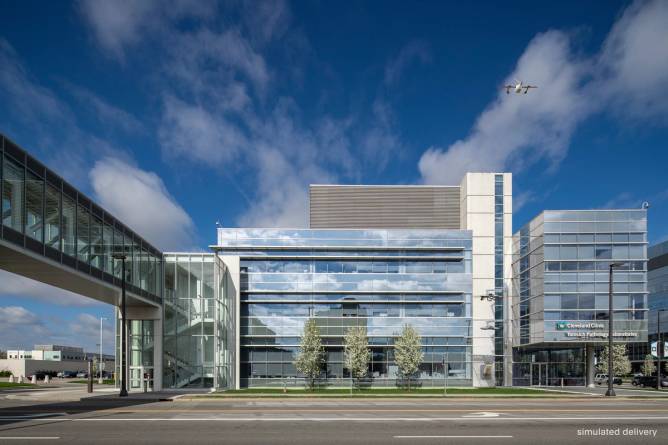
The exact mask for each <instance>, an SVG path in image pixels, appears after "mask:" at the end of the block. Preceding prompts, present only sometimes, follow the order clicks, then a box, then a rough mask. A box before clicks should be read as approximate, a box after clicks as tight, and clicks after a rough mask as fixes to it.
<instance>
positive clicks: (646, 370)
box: [642, 354, 656, 375]
mask: <svg viewBox="0 0 668 445" xmlns="http://www.w3.org/2000/svg"><path fill="white" fill-rule="evenodd" d="M655 371H656V365H655V364H654V357H652V355H651V354H647V355H646V356H645V361H644V362H643V364H642V373H643V374H644V375H652V374H654V372H655Z"/></svg>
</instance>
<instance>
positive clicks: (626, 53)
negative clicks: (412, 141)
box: [418, 1, 668, 184]
mask: <svg viewBox="0 0 668 445" xmlns="http://www.w3.org/2000/svg"><path fill="white" fill-rule="evenodd" d="M666 23H668V4H667V3H666V2H662V1H647V2H646V1H637V2H635V3H634V4H633V5H631V6H630V7H629V8H628V9H627V10H626V11H625V12H624V14H623V15H622V16H621V18H620V19H619V20H618V21H617V22H616V23H615V25H614V26H613V27H612V30H611V31H610V33H609V35H608V36H607V38H606V40H605V42H604V44H603V46H602V49H601V51H600V53H599V54H597V55H595V56H593V57H592V58H590V59H581V58H579V57H578V56H576V55H575V54H576V53H575V52H574V51H572V49H571V41H570V38H569V35H568V34H566V33H563V32H559V31H548V32H546V33H543V34H539V35H538V36H536V37H535V38H534V39H533V40H532V41H531V42H530V43H529V45H528V47H527V48H526V50H525V51H524V53H523V54H522V56H521V57H520V59H519V61H518V62H517V66H516V67H515V69H514V70H513V72H512V73H511V74H510V75H509V76H508V77H507V80H510V79H514V78H517V79H522V80H524V81H526V82H530V83H532V84H536V85H538V86H539V88H538V89H537V90H534V91H531V92H530V93H529V94H527V95H524V94H522V95H519V96H517V95H515V94H510V95H506V94H505V92H502V91H499V93H498V94H497V97H496V98H495V100H494V101H493V102H492V103H491V104H489V105H488V106H487V107H486V108H485V110H484V111H483V112H482V114H481V115H480V116H479V117H478V118H477V120H476V123H475V125H474V126H473V129H472V130H471V132H470V134H469V135H468V136H467V137H466V138H465V139H463V140H460V141H457V142H455V143H453V144H452V145H450V146H449V147H448V148H441V147H430V148H429V149H427V150H426V151H425V153H424V154H423V155H422V157H421V158H420V161H419V164H418V168H419V170H420V174H421V176H422V182H424V183H428V184H455V183H457V182H458V181H459V180H460V179H461V176H462V175H463V174H464V173H465V172H467V171H501V170H510V171H521V170H522V168H524V167H526V166H527V165H530V164H534V163H535V162H537V161H539V160H547V162H548V164H549V165H551V166H552V167H555V166H556V165H558V164H559V162H560V161H561V160H562V159H563V158H564V157H565V156H566V153H567V151H568V146H569V143H570V140H571V137H572V135H573V132H574V131H575V129H576V128H577V126H578V125H579V124H580V123H581V122H582V121H583V120H584V119H586V118H587V117H589V116H590V115H591V114H592V113H596V112H606V111H608V110H609V109H613V110H615V111H616V114H617V116H618V117H619V118H621V119H623V120H637V119H643V118H651V119H657V120H658V121H666V120H667V119H668V44H663V42H668V26H666Z"/></svg>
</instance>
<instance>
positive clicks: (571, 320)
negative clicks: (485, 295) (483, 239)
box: [512, 210, 648, 385]
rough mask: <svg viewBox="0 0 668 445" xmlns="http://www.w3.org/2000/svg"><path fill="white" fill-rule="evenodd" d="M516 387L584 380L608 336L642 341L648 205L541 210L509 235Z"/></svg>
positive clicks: (620, 340) (585, 380)
mask: <svg viewBox="0 0 668 445" xmlns="http://www.w3.org/2000/svg"><path fill="white" fill-rule="evenodd" d="M513 243H514V245H513V252H514V253H513V296H512V298H513V331H514V335H513V336H514V338H513V345H514V346H515V349H514V353H513V356H514V360H513V361H514V364H513V384H515V385H530V384H540V385H559V384H561V381H562V379H564V380H565V384H570V385H584V384H585V383H589V382H590V381H591V378H592V377H593V375H592V374H593V367H594V354H595V352H596V351H595V349H596V348H597V347H600V346H601V345H603V344H604V343H605V342H606V341H607V335H608V298H609V297H608V294H609V267H610V264H611V263H619V264H620V265H619V267H616V268H615V269H614V280H613V284H614V289H613V310H614V314H613V317H614V332H613V335H614V337H615V341H619V342H625V343H641V344H644V343H646V342H647V311H648V308H647V212H646V210H586V211H544V212H543V213H541V214H540V215H539V216H537V217H536V218H534V219H533V220H532V221H531V222H529V223H528V224H527V225H525V226H524V227H523V228H521V229H520V230H519V231H518V232H517V233H516V234H515V237H514V240H513Z"/></svg>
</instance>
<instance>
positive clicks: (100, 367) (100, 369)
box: [97, 317, 107, 385]
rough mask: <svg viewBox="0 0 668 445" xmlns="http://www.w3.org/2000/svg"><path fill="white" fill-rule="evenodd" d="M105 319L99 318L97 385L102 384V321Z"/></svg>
mask: <svg viewBox="0 0 668 445" xmlns="http://www.w3.org/2000/svg"><path fill="white" fill-rule="evenodd" d="M106 319H107V318H106V317H100V359H99V360H98V362H97V368H98V371H99V373H100V379H99V380H98V383H99V384H100V385H101V384H102V320H106Z"/></svg>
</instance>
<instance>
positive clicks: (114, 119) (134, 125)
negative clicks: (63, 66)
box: [67, 84, 143, 133]
mask: <svg viewBox="0 0 668 445" xmlns="http://www.w3.org/2000/svg"><path fill="white" fill-rule="evenodd" d="M67 88H68V89H69V90H70V92H71V93H72V95H74V97H76V99H77V100H78V101H79V102H80V103H81V104H82V105H83V106H84V107H86V108H87V109H88V110H89V111H92V112H93V113H94V114H95V117H96V118H97V120H98V121H99V122H100V123H102V124H103V125H104V126H105V127H110V126H113V127H115V128H120V129H121V130H123V131H125V132H127V133H137V132H140V131H142V130H143V125H142V123H141V122H139V119H137V118H136V117H134V116H133V115H132V114H130V113H128V112H127V111H125V110H122V109H120V108H118V107H115V106H113V105H111V104H109V103H107V102H106V101H104V100H102V99H101V98H100V97H99V96H98V95H96V94H94V93H93V92H92V91H90V90H88V89H86V88H83V87H80V86H76V85H71V84H67Z"/></svg>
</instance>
